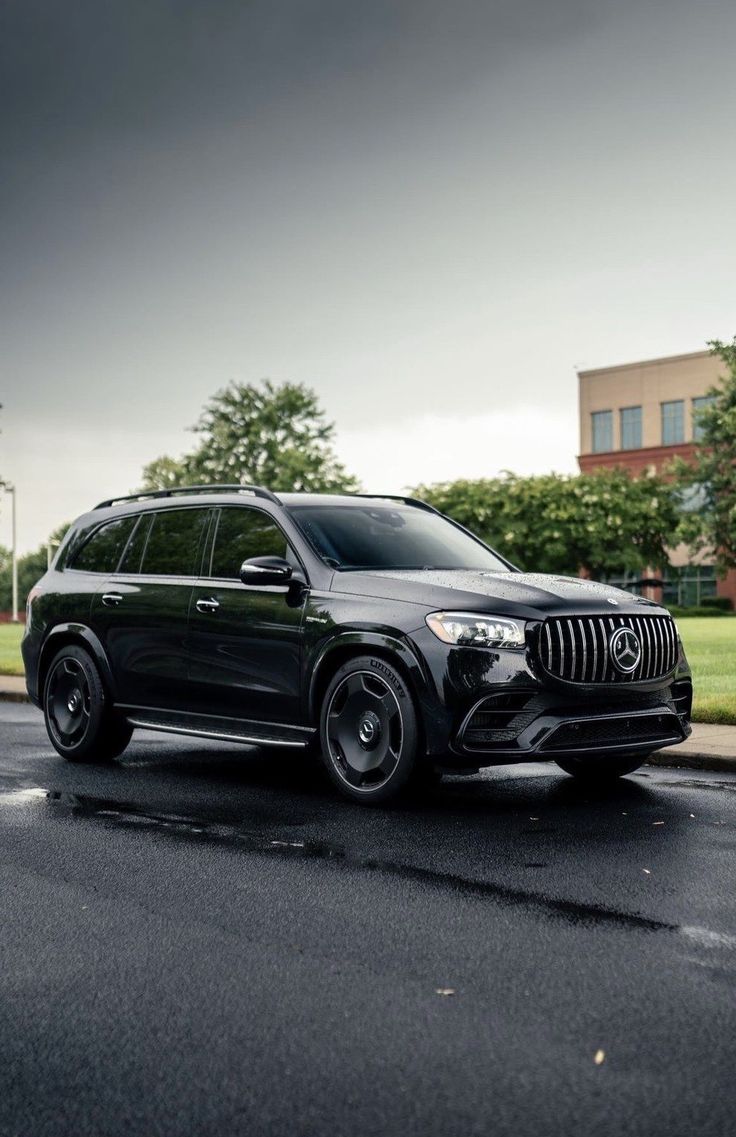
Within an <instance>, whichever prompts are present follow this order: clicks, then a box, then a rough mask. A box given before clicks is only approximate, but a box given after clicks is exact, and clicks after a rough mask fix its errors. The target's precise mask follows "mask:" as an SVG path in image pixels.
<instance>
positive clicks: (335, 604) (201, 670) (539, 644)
mask: <svg viewBox="0 0 736 1137" xmlns="http://www.w3.org/2000/svg"><path fill="white" fill-rule="evenodd" d="M304 507H320V508H322V509H324V508H328V509H335V510H337V509H339V510H343V511H344V510H363V511H365V510H366V509H368V508H369V507H370V508H374V509H375V510H376V511H379V510H385V509H396V510H397V511H407V510H408V511H416V510H424V511H429V512H430V513H432V514H434V515H435V516H438V515H436V511H433V510H432V509H431V507H429V506H426V505H424V504H423V503H418V502H412V501H411V500H410V499H389V498H379V497H376V498H365V497H361V496H357V495H356V496H344V497H338V496H334V497H330V496H321V495H302V494H287V493H284V494H279V495H275V494H272V493H270V492H269V491H268V490H264V489H261V488H259V487H250V488H247V489H240V490H238V489H227V490H218V489H215V488H212V489H207V490H202V491H201V492H197V493H189V494H184V493H174V494H172V495H171V496H149V497H146V498H141V499H139V500H129V499H118V500H117V502H113V503H110V504H107V503H105V504H103V505H102V506H101V507H98V508H96V509H94V510H92V511H91V512H89V513H87V514H85V515H83V516H82V517H80V518H79V519H78V520H77V521H76V522H75V523H74V524H73V526H72V527H71V529H70V530H69V532H68V534H67V536H66V537H65V539H64V542H63V544H62V546H61V548H60V549H59V552H58V554H57V556H56V558H55V561H54V564H53V566H52V568H51V569H50V570H49V572H48V573H47V574H46V575H45V576H44V577H43V578H42V580H41V581H39V584H38V585H37V586H36V588H35V589H34V590H33V592H32V594H31V597H30V599H29V605H28V621H27V626H26V633H25V637H24V640H23V645H22V646H23V656H24V660H25V665H26V675H27V685H28V692H29V695H30V697H31V699H32V700H33V701H34V702H35V703H37V704H38V705H41V703H42V700H43V695H44V686H45V683H46V679H47V675H48V668H49V664H50V662H51V660H52V659H53V657H54V655H55V654H56V653H57V651H58V650H59V648H61V647H62V646H63V645H65V644H70V643H76V644H79V645H82V646H83V647H84V648H85V649H86V650H87V651H88V652H89V654H90V656H91V657H92V659H93V660H94V661H95V663H96V665H97V668H98V670H99V673H100V675H101V677H102V681H103V683H104V686H105V688H106V690H107V692H108V695H109V698H110V699H111V700H112V702H113V703H114V706H115V707H116V709H117V710H118V711H119V713H120V714H122V715H123V716H124V717H125V718H126V719H127V720H128V722H129V723H130V724H132V725H133V726H141V727H146V728H154V729H160V730H172V731H175V732H182V733H188V734H193V735H204V736H207V737H212V738H222V739H230V740H232V739H236V740H242V741H254V742H259V743H262V744H264V745H271V746H295V745H296V746H307V745H309V744H310V742H312V741H314V740H315V739H316V737H317V734H318V727H319V716H320V709H321V706H322V702H323V698H324V695H325V692H326V690H327V688H328V685H329V683H330V680H331V677H332V676H333V675H334V674H335V671H336V669H337V668H338V667H340V666H341V665H342V664H343V663H345V661H346V660H349V659H351V658H352V657H355V656H361V657H365V656H366V653H369V654H370V656H371V658H372V659H373V660H374V661H375V662H374V663H373V664H372V666H373V667H375V668H376V669H377V670H379V671H380V668H381V666H382V663H384V664H385V665H388V666H389V667H390V668H394V669H395V670H396V671H397V672H398V673H399V674H400V675H401V676H402V677H403V679H404V680H405V682H406V684H407V686H408V689H409V691H410V696H411V698H412V699H413V700H414V702H415V704H416V708H417V715H418V720H419V724H420V730H421V737H422V758H424V757H425V755H426V759H427V760H428V761H430V762H432V763H435V764H439V765H441V766H444V767H454V768H457V769H467V768H478V767H480V766H490V765H502V764H507V763H511V762H521V761H528V760H531V759H538V758H557V757H559V756H560V755H563V756H564V755H577V756H581V755H583V756H585V755H588V756H590V758H591V761H594V760H595V759H596V756H600V755H601V754H608V755H617V754H624V753H625V754H636V753H640V754H641V755H642V756H644V755H645V754H647V753H649V752H650V751H652V750H655V749H657V748H658V747H662V746H668V745H672V744H674V743H676V742H679V741H682V739H683V738H685V737H687V735H688V734H689V733H690V726H689V717H690V707H691V701H692V687H691V677H690V671H689V668H688V665H687V661H686V659H685V657H684V654H683V651H682V647H681V644H680V642H679V637H677V635H676V630H675V627H674V624H673V623H672V621H671V618H670V617H669V615H668V614H667V612H666V611H665V609H663V608H661V607H658V606H657V605H655V604H653V603H651V602H650V601H648V600H644V599H642V598H640V597H636V596H633V595H631V594H629V593H626V592H622V591H620V590H618V589H614V588H610V587H608V586H605V585H600V584H594V583H592V582H590V581H585V580H579V579H576V578H562V577H553V576H540V575H534V574H525V573H521V572H518V571H517V570H515V569H514V568H513V567H512V566H510V565H508V563H507V562H505V561H503V559H502V558H498V555H497V554H496V557H497V559H498V563H499V571H497V572H488V571H482V570H479V569H463V568H454V569H444V570H441V569H431V568H419V569H416V568H415V569H404V570H402V569H393V568H384V569H378V570H376V569H373V570H365V571H360V570H358V571H355V570H353V571H342V570H341V569H339V568H336V567H335V565H334V564H332V563H330V558H327V557H325V555H324V550H322V552H321V553H320V551H318V549H317V548H316V547H315V545H314V543H313V541H311V540H310V539H309V537H308V532H307V531H306V530H305V527H304V524H303V523H302V522H300V520H299V519H300V516H301V515H300V512H299V511H300V509H303V508H304ZM182 510H185V511H198V512H197V516H196V517H195V516H194V515H193V514H192V515H191V516H190V517H188V518H185V519H184V521H186V524H187V525H188V526H189V527H190V530H191V533H192V534H193V536H192V539H191V541H189V542H188V543H187V545H186V548H187V549H189V547H190V545H191V546H194V547H193V548H192V561H191V564H188V565H187V568H188V569H189V571H187V572H163V573H161V572H154V573H148V572H145V571H141V567H142V568H143V569H145V564H146V561H145V556H146V555H147V554H146V552H145V549H146V541H148V542H149V543H150V541H151V539H152V538H151V533H153V532H154V531H156V530H155V527H156V526H159V527H161V526H165V525H167V524H169V525H170V524H171V523H173V521H174V519H173V518H172V517H168V518H167V517H166V516H165V515H167V514H168V513H169V511H179V518H178V520H179V521H181V520H182V519H181V516H180V514H181V511H182ZM232 510H249V511H256V512H257V514H258V519H257V523H258V525H262V527H263V529H264V531H265V530H268V531H269V532H271V533H276V532H278V534H280V539H283V542H284V545H285V548H286V549H287V551H288V557H289V560H290V563H291V565H292V566H293V573H292V577H291V579H290V580H289V582H288V583H287V584H277V585H274V584H271V585H266V586H258V585H247V584H243V583H242V581H241V580H240V579H235V578H233V576H232V575H231V576H230V577H229V578H226V577H223V576H218V575H213V566H214V564H215V562H214V559H213V558H214V556H215V552H213V541H214V540H215V533H216V532H217V533H218V534H219V533H220V526H226V525H232V524H236V523H237V524H240V522H241V521H242V520H243V516H244V515H242V514H239V515H235V514H232V513H230V512H229V511H232ZM151 515H155V517H156V520H153V521H152V520H150V518H151ZM162 516H164V520H160V518H161V517H162ZM376 516H378V514H376ZM401 516H402V517H403V516H405V514H404V513H403V512H402V513H401ZM247 520H248V523H249V524H250V523H251V521H253V522H254V524H255V520H254V518H253V515H252V514H250V515H249V517H248V519H247ZM110 522H124V524H121V525H120V526H119V532H120V533H121V534H122V535H123V536H124V538H125V541H124V543H123V544H122V545H121V549H123V552H122V553H121V554H120V556H119V557H118V560H117V562H116V567H115V568H114V569H113V570H110V571H108V570H104V571H91V570H89V569H88V568H87V569H85V568H84V567H81V568H80V567H79V565H80V564H82V565H83V562H84V558H83V557H82V553H81V552H80V550H84V549H85V548H90V547H91V538H92V536H93V535H94V534H96V533H99V532H102V528H101V527H103V526H108V523H110ZM443 523H446V524H448V525H454V523H453V522H450V521H447V520H446V519H445V522H443ZM146 527H148V528H147V529H146ZM455 528H456V529H460V527H459V526H455ZM113 529H114V527H111V528H110V529H109V532H111V533H112V532H113ZM144 529H146V532H147V534H148V535H147V536H146V537H145V538H144V536H143V531H144ZM162 531H163V530H162ZM106 532H108V530H106ZM462 532H463V533H464V532H465V531H464V530H463V531H462ZM105 539H107V538H101V539H100V540H99V541H98V544H100V543H102V542H103V541H104V540H105ZM121 539H122V538H121ZM218 540H219V537H218ZM474 540H475V541H476V543H477V544H479V545H480V546H481V547H482V548H483V549H484V550H485V549H486V546H483V545H482V543H480V542H478V541H477V539H474ZM136 542H137V544H136ZM138 546H140V547H141V548H143V549H144V552H143V553H139V548H138ZM242 551H243V555H244V557H245V556H247V555H248V553H249V551H250V550H248V549H243V550H242ZM116 555H117V554H116ZM141 556H142V557H143V560H141V559H140V557H141ZM136 558H138V559H136ZM131 566H132V567H133V568H134V569H135V571H128V570H129V569H130V568H131ZM228 571H230V570H228ZM438 612H439V613H442V612H454V613H463V614H467V615H468V617H473V616H474V615H475V614H477V615H478V617H482V616H484V615H486V614H489V613H492V614H493V615H494V616H495V617H499V618H507V619H509V620H513V621H517V622H519V624H520V626H522V627H523V628H524V643H523V646H522V647H520V648H519V647H516V648H513V649H509V648H504V647H500V648H491V647H485V646H467V645H466V644H452V643H446V642H443V640H441V639H440V638H438V635H437V634H435V631H433V630H432V629H431V628H430V626H429V625H428V623H427V617H428V616H431V615H432V614H433V613H438ZM619 629H624V631H623V632H622V633H621V635H619V636H618V637H616V633H617V631H618V630H619ZM630 633H633V635H632V634H630ZM622 638H623V642H621V643H619V642H618V641H620V640H622ZM629 640H630V641H631V643H630V644H629V643H628V641H629ZM614 641H616V642H614ZM634 641H637V642H638V643H639V647H640V656H641V657H640V659H639V660H638V662H637V665H636V667H635V670H633V672H632V671H631V670H628V671H627V670H624V669H621V668H619V667H618V666H617V665H615V664H614V662H613V659H612V656H611V652H612V644H613V645H614V646H615V647H616V650H618V649H619V647H620V648H621V650H622V651H623V652H626V650H627V645H628V646H629V647H630V646H632V645H633V644H634ZM609 657H610V658H609ZM632 658H633V656H632ZM626 666H628V664H626Z"/></svg>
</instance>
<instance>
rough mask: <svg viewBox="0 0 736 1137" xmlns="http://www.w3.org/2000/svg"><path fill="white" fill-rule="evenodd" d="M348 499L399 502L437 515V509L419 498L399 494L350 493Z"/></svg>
mask: <svg viewBox="0 0 736 1137" xmlns="http://www.w3.org/2000/svg"><path fill="white" fill-rule="evenodd" d="M350 497H365V498H378V500H379V501H400V502H403V504H404V505H413V506H415V507H416V508H417V509H426V510H427V512H428V513H439V512H440V511H439V509H435V507H434V506H433V505H430V504H429V502H428V501H422V499H421V498H420V497H404V496H403V495H402V494H399V493H351V494H350Z"/></svg>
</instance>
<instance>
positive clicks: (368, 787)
mask: <svg viewBox="0 0 736 1137" xmlns="http://www.w3.org/2000/svg"><path fill="white" fill-rule="evenodd" d="M320 741H321V745H322V759H323V761H324V763H325V766H326V767H327V773H328V774H329V776H330V778H331V780H332V782H333V783H334V784H335V786H337V788H338V790H339V791H340V793H341V794H342V795H343V796H344V797H347V798H349V799H350V800H351V801H358V802H361V803H362V804H366V805H368V804H370V805H378V804H381V803H383V802H387V801H390V800H391V799H392V798H395V797H396V795H397V794H398V793H399V791H400V790H401V789H403V788H404V786H405V785H406V783H407V782H408V781H409V778H410V777H411V775H412V773H413V771H414V770H415V768H416V762H417V757H418V755H419V724H418V720H417V712H416V709H415V707H414V700H413V699H412V696H411V692H410V691H409V689H408V687H407V685H406V682H405V680H404V678H403V676H401V675H400V674H399V672H398V671H396V669H395V668H394V667H392V666H391V664H389V663H387V662H386V660H385V659H381V658H378V657H377V656H372V655H363V656H358V657H356V658H355V659H351V660H348V662H347V663H344V664H343V665H342V667H340V668H339V669H338V670H337V671H336V672H335V674H334V675H333V677H332V679H331V681H330V684H329V686H328V688H327V690H326V692H325V696H324V699H323V701H322V707H321V711H320Z"/></svg>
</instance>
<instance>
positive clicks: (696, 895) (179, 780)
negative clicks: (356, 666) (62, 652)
mask: <svg viewBox="0 0 736 1137" xmlns="http://www.w3.org/2000/svg"><path fill="white" fill-rule="evenodd" d="M0 742H1V745H0V904H1V906H2V907H1V917H2V920H1V924H0V1134H2V1135H3V1137H6V1135H11V1134H12V1135H13V1137H16V1135H23V1137H45V1135H47V1134H49V1135H50V1134H61V1133H64V1134H73V1135H74V1137H83V1135H86V1134H90V1135H94V1137H107V1135H117V1134H140V1135H144V1137H149V1135H150V1137H154V1135H157V1134H177V1135H179V1134H181V1135H209V1134H213V1135H214V1134H248V1135H249V1137H258V1135H261V1134H263V1135H269V1137H270V1135H281V1134H283V1135H288V1137H301V1135H305V1137H306V1135H310V1137H312V1135H318V1134H319V1135H322V1134H325V1135H327V1134H329V1135H330V1137H341V1135H343V1134H344V1135H346V1137H347V1135H351V1137H356V1135H362V1134H394V1133H395V1134H402V1135H414V1134H416V1135H417V1137H420V1135H421V1137H430V1135H433V1134H462V1135H463V1137H466V1135H471V1134H483V1135H490V1134H494V1135H500V1134H501V1135H505V1134H509V1135H511V1134H513V1135H515V1137H516V1135H524V1134H541V1135H544V1137H547V1135H549V1137H554V1135H556V1134H565V1135H569V1134H573V1133H578V1132H580V1133H584V1134H596V1137H600V1135H608V1134H627V1135H630V1134H647V1135H649V1134H662V1135H668V1137H672V1135H678V1134H688V1135H689V1134H694V1133H697V1134H699V1135H706V1134H708V1135H709V1134H714V1135H715V1134H717V1135H719V1137H724V1135H726V1134H731V1133H733V1132H734V1130H736V1065H735V1060H736V1006H735V999H736V884H735V874H734V855H735V853H736V841H735V834H736V831H735V828H734V826H735V823H736V808H735V807H736V794H735V793H734V791H735V790H736V778H733V777H729V776H727V775H723V774H718V775H716V774H693V773H684V772H680V771H674V770H670V771H668V770H662V769H654V768H651V769H647V770H646V772H645V773H644V774H642V775H637V776H634V777H631V778H628V779H627V780H626V781H625V782H623V783H621V785H620V787H618V788H617V789H616V791H615V792H614V794H613V795H612V796H610V797H609V798H608V799H606V798H600V797H596V796H595V795H593V794H591V793H590V792H586V791H581V790H580V789H578V788H576V787H575V785H574V784H573V783H572V782H571V781H570V780H569V779H567V778H565V777H564V776H563V775H561V774H558V773H556V772H555V768H554V767H551V766H545V765H541V764H540V765H535V766H530V767H526V768H517V769H516V770H514V769H508V768H507V769H505V770H502V771H496V772H486V773H484V774H483V775H480V776H478V777H476V778H473V779H453V780H451V781H449V782H447V783H445V784H443V785H442V786H441V787H439V788H437V789H433V790H431V791H428V792H426V793H425V794H424V795H422V796H420V797H418V798H416V799H415V800H414V802H413V803H411V805H404V806H402V807H401V808H400V809H394V810H373V811H369V810H365V809H361V808H358V807H354V806H352V805H350V804H344V803H342V802H340V801H338V800H337V799H336V798H335V797H334V796H333V795H332V793H331V791H330V790H329V789H328V788H327V787H326V785H325V783H324V782H323V781H321V779H320V778H319V777H316V778H315V776H314V774H313V773H311V772H308V771H307V770H305V768H304V766H303V761H304V760H303V759H301V758H296V759H290V760H287V761H285V760H284V759H283V758H278V759H276V758H273V757H270V756H264V755H259V754H257V753H256V752H255V751H250V752H249V751H243V750H242V749H241V750H239V749H236V748H235V747H230V746H225V745H222V744H199V743H193V742H191V741H188V740H177V739H172V738H166V737H165V736H162V735H159V736H156V735H152V734H148V735H141V736H140V737H139V738H138V739H137V740H136V741H135V742H134V744H133V745H132V746H131V748H130V750H129V751H128V752H127V754H126V757H125V760H124V762H123V763H122V764H121V765H118V766H117V767H112V768H109V769H104V768H99V769H95V768H84V767H74V766H69V765H66V764H65V763H63V762H62V761H61V760H60V759H57V758H56V757H55V755H54V753H53V751H52V750H51V748H50V746H49V745H48V743H47V742H46V739H45V735H44V733H43V728H42V724H41V720H40V716H39V715H38V712H36V711H35V710H34V709H33V708H30V707H28V706H22V705H12V704H1V705H0ZM645 870H646V871H645ZM441 989H451V990H453V991H454V994H438V993H437V992H438V990H441ZM598 1051H603V1052H604V1056H603V1060H602V1061H601V1062H599V1064H596V1061H595V1055H596V1053H597V1052H598ZM599 1059H600V1055H599Z"/></svg>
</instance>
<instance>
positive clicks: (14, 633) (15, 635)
mask: <svg viewBox="0 0 736 1137" xmlns="http://www.w3.org/2000/svg"><path fill="white" fill-rule="evenodd" d="M22 635H23V625H22V624H0V675H22V674H23V660H22V658H21V654H20V641H21V637H22Z"/></svg>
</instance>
